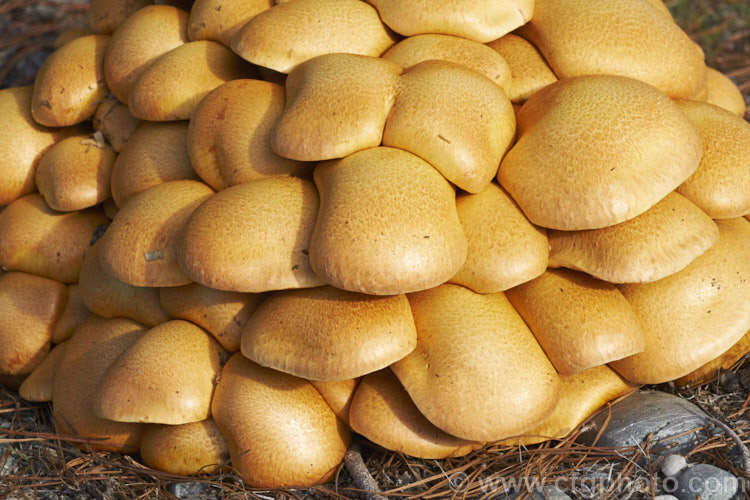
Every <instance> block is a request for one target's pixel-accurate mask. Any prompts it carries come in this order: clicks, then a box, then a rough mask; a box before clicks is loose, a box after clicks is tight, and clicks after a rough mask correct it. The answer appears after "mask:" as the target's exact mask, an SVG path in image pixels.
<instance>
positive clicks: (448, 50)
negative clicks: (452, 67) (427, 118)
mask: <svg viewBox="0 0 750 500" xmlns="http://www.w3.org/2000/svg"><path fill="white" fill-rule="evenodd" d="M382 58H383V59H388V60H389V61H392V62H395V63H396V64H398V65H399V66H401V67H402V68H404V69H409V68H411V67H412V66H415V65H416V64H419V63H420V62H422V61H428V60H430V59H438V60H441V61H448V62H452V63H455V64H462V65H464V66H466V67H468V68H470V69H472V70H474V71H476V72H477V73H481V74H483V75H484V76H486V77H487V78H489V79H490V80H492V81H493V82H495V83H497V84H498V85H499V86H500V88H502V89H503V91H504V92H505V94H506V95H510V82H511V72H510V66H508V63H507V62H505V59H504V58H503V56H502V55H501V54H498V53H497V52H496V51H493V50H492V49H491V48H490V47H486V46H484V45H482V44H481V43H477V42H474V41H472V40H467V39H465V38H460V37H457V36H450V35H437V34H427V35H416V36H410V37H409V38H405V39H404V40H401V41H400V42H399V43H397V44H396V45H394V46H393V47H391V48H390V49H388V51H386V53H385V54H383V55H382Z"/></svg>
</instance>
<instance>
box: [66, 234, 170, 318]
mask: <svg viewBox="0 0 750 500" xmlns="http://www.w3.org/2000/svg"><path fill="white" fill-rule="evenodd" d="M100 249H101V241H97V242H96V243H95V244H93V245H91V246H89V247H88V248H87V249H86V255H85V256H84V258H83V265H82V266H81V275H80V277H79V285H80V287H79V291H80V293H81V299H82V300H83V303H84V304H86V307H87V308H88V309H90V310H91V311H92V312H93V313H94V314H97V315H99V316H101V317H102V318H118V317H125V318H130V319H133V320H135V321H138V322H139V323H143V324H144V325H146V326H147V327H152V326H156V325H158V324H160V323H164V322H165V321H169V315H168V314H167V313H166V312H165V311H164V309H162V307H161V304H160V303H159V289H158V288H148V287H141V286H133V285H128V284H127V283H123V282H122V281H120V280H118V279H116V278H115V277H113V276H111V275H109V274H107V273H106V272H104V269H102V266H101V264H100V262H99V253H100Z"/></svg>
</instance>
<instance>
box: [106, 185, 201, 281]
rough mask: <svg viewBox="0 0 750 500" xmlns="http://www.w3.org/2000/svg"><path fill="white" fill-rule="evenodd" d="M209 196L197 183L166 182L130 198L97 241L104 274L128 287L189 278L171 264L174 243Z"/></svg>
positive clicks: (175, 257) (175, 259) (173, 257)
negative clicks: (100, 239) (100, 243)
mask: <svg viewBox="0 0 750 500" xmlns="http://www.w3.org/2000/svg"><path fill="white" fill-rule="evenodd" d="M212 194H213V191H212V190H211V188H209V187H208V186H206V185H205V184H203V183H202V182H197V181H191V180H183V181H170V182H165V183H164V184H158V185H156V186H152V187H150V188H148V189H146V190H145V191H141V192H140V193H138V194H136V195H135V196H133V197H132V198H131V199H130V200H129V201H128V203H127V204H126V205H125V206H123V207H122V208H121V209H120V211H119V212H118V213H117V215H116V216H115V218H114V220H113V221H112V223H111V224H110V225H109V229H107V232H106V234H105V235H104V236H103V237H102V247H101V250H100V254H99V263H100V265H101V266H102V269H103V270H104V272H105V273H108V274H109V275H111V276H112V277H114V278H116V279H117V280H119V281H122V282H124V283H127V284H129V285H134V286H179V285H187V284H188V283H190V282H191V281H192V280H191V279H190V278H189V277H188V276H186V275H185V273H183V271H182V269H181V268H180V265H179V263H178V262H177V253H178V240H179V235H180V234H181V232H182V228H183V226H184V225H185V223H186V222H187V220H188V218H189V217H190V214H192V213H193V211H194V210H195V209H196V208H198V206H199V205H200V204H201V203H203V202H204V201H205V200H206V199H207V198H209V197H210V196H211V195H212Z"/></svg>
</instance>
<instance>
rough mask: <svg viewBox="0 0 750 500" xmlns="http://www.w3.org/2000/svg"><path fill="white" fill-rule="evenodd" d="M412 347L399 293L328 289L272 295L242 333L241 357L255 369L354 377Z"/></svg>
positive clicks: (382, 365)
mask: <svg viewBox="0 0 750 500" xmlns="http://www.w3.org/2000/svg"><path fill="white" fill-rule="evenodd" d="M416 344H417V331H416V328H415V326H414V319H413V318H412V314H411V309H410V308H409V301H408V300H406V297H405V296H404V295H393V296H387V297H375V296H371V295H364V294H360V293H355V292H347V291H344V290H339V289H337V288H333V287H318V288H311V289H305V290H289V291H283V292H278V293H275V294H274V295H272V296H271V297H270V298H268V299H267V300H266V301H265V302H263V304H261V305H260V306H259V307H258V309H257V310H256V311H255V313H254V314H253V316H252V317H251V318H250V320H249V321H248V323H247V325H246V326H245V329H244V331H243V332H242V354H244V355H245V356H246V357H248V358H250V359H252V360H253V361H255V362H256V363H258V364H260V365H261V366H268V367H270V368H273V369H275V370H279V371H282V372H285V373H290V374H292V375H296V376H298V377H301V378H305V379H313V380H346V379H352V378H355V377H360V376H362V375H365V374H367V373H371V372H374V371H377V370H380V369H381V368H385V367H386V366H389V365H390V364H391V363H394V362H395V361H398V360H399V359H401V358H403V357H404V356H406V355H407V354H409V353H410V352H411V351H413V350H414V347H415V346H416Z"/></svg>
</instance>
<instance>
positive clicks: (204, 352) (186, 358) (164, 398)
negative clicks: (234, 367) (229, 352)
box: [94, 320, 226, 425]
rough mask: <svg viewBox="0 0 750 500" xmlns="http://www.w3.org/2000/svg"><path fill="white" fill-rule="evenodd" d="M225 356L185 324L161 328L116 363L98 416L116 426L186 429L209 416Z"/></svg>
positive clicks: (100, 394) (100, 395) (106, 378)
mask: <svg viewBox="0 0 750 500" xmlns="http://www.w3.org/2000/svg"><path fill="white" fill-rule="evenodd" d="M225 356H226V352H225V351H224V350H223V349H222V348H221V346H220V345H219V343H218V342H216V340H214V338H213V337H212V336H211V335H209V334H208V333H206V332H205V331H204V330H202V329H201V328H199V327H197V326H195V325H193V324H192V323H189V322H187V321H182V320H175V321H168V322H166V323H162V324H161V325H159V326H156V327H154V328H152V329H151V330H149V331H148V332H147V333H145V334H144V335H143V336H142V337H140V338H139V339H138V340H137V341H136V342H134V343H133V344H132V345H131V346H130V347H129V348H128V350H127V352H124V353H123V354H122V355H121V356H120V357H118V358H117V359H116V360H114V361H113V362H112V364H111V365H110V367H109V368H108V369H107V372H106V373H105V374H104V375H103V376H102V378H101V381H100V382H99V385H98V388H97V391H96V395H95V397H94V412H95V413H96V414H97V415H99V416H100V417H102V418H108V419H110V420H115V421H117V422H148V423H159V424H171V425H176V424H185V423H188V422H197V421H199V420H204V419H206V418H208V417H210V416H211V397H212V395H213V390H214V384H215V379H216V377H217V375H218V374H219V372H220V371H221V364H222V362H223V359H222V358H224V357H225Z"/></svg>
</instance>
